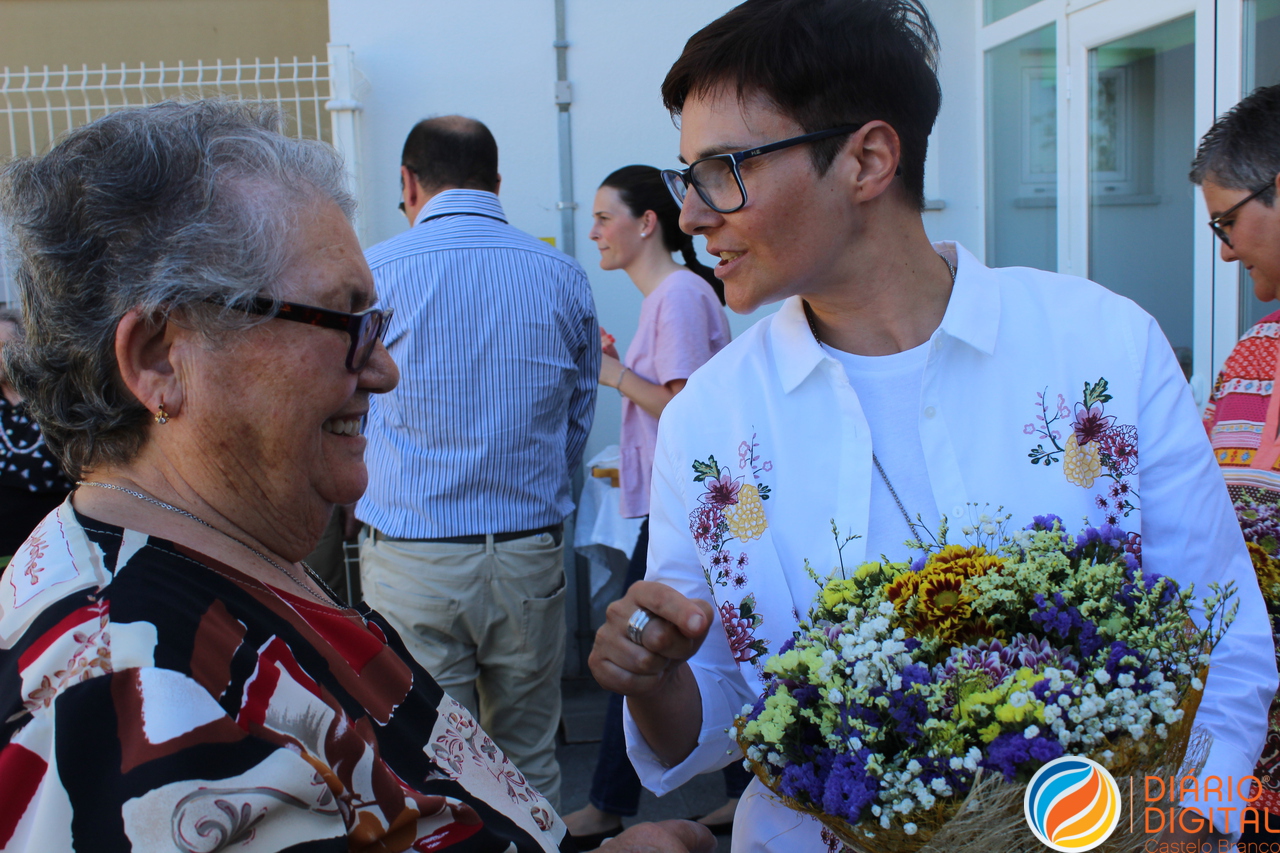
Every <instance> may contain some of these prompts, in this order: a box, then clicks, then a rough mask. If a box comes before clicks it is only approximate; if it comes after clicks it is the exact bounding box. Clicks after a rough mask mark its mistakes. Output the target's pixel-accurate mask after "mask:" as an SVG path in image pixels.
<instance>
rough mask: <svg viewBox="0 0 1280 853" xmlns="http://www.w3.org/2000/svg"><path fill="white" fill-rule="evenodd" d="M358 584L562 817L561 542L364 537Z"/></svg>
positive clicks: (547, 537)
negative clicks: (559, 758) (558, 754)
mask: <svg viewBox="0 0 1280 853" xmlns="http://www.w3.org/2000/svg"><path fill="white" fill-rule="evenodd" d="M360 578H361V581H362V584H363V587H364V599H365V601H366V602H368V604H369V605H370V606H371V607H373V608H374V609H375V610H377V611H378V612H379V613H381V614H382V615H383V616H385V617H386V618H387V620H388V621H389V622H390V623H391V624H392V625H393V626H394V627H395V629H396V630H397V631H398V632H399V633H400V636H401V637H402V638H403V640H404V644H405V646H406V647H407V648H408V649H409V651H410V652H411V653H412V654H413V656H414V657H415V658H416V659H417V661H418V663H420V664H421V665H422V666H423V668H424V669H426V670H427V671H428V672H430V673H431V675H432V676H433V677H434V678H435V680H436V682H437V683H438V684H439V685H440V686H441V687H442V688H444V690H445V692H446V693H448V694H449V695H450V696H452V697H453V698H454V699H456V700H457V701H458V702H460V703H462V704H463V705H465V706H466V707H467V709H468V710H470V711H471V713H472V714H473V715H474V716H475V718H476V719H477V720H479V721H480V725H481V727H482V728H484V730H485V731H486V732H488V734H489V735H490V736H491V737H492V738H493V739H494V741H495V742H496V743H497V744H498V746H499V747H500V748H501V749H502V751H503V752H505V753H506V755H507V757H508V758H510V759H511V761H512V762H513V763H514V764H515V765H516V767H518V768H519V769H520V772H521V773H523V774H524V775H525V778H527V779H528V780H529V782H530V784H532V785H533V786H534V787H535V788H537V789H538V791H540V792H541V793H542V795H543V796H545V797H546V798H547V799H548V800H549V801H550V802H551V805H552V806H553V807H555V808H556V809H557V810H559V808H560V765H559V763H557V762H556V729H557V727H558V726H559V724H560V674H561V670H562V669H563V666H564V649H565V630H566V628H565V621H564V596H565V578H564V545H563V543H557V542H556V541H555V538H554V537H553V536H552V535H551V534H550V533H540V534H538V535H536V536H528V537H525V538H523V539H513V540H511V541H508V542H498V543H495V542H493V541H492V537H490V538H489V541H488V542H487V543H486V544H483V545H459V544H453V543H445V542H418V541H402V540H389V539H386V538H384V537H382V536H381V535H379V534H378V533H376V531H375V532H370V531H369V529H368V528H366V529H365V532H364V533H362V534H361V536H360Z"/></svg>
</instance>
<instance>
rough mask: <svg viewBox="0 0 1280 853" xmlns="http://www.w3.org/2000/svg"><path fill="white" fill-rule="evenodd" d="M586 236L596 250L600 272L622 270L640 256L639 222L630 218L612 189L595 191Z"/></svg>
mask: <svg viewBox="0 0 1280 853" xmlns="http://www.w3.org/2000/svg"><path fill="white" fill-rule="evenodd" d="M591 210H592V214H591V217H592V220H593V224H592V226H591V233H590V235H589V236H590V237H591V239H592V240H594V241H595V243H596V248H597V249H599V250H600V269H602V270H621V269H626V268H627V267H628V266H629V265H630V264H631V262H632V261H634V260H635V259H636V257H637V256H638V255H639V254H640V251H641V247H642V246H643V245H644V244H643V242H642V241H643V239H644V238H642V237H641V236H640V231H641V222H640V220H639V219H637V218H636V217H634V216H632V215H631V210H630V209H629V208H628V207H627V205H626V204H624V203H623V201H622V197H621V196H620V195H618V191H617V190H615V189H614V188H613V187H601V188H600V189H599V190H597V191H596V200H595V202H594V203H593V205H592V208H591Z"/></svg>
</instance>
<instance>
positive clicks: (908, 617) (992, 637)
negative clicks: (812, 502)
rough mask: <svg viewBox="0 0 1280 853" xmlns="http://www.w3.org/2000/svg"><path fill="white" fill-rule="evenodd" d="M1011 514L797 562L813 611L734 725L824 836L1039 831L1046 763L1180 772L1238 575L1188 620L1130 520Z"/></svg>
mask: <svg viewBox="0 0 1280 853" xmlns="http://www.w3.org/2000/svg"><path fill="white" fill-rule="evenodd" d="M1008 522H1009V516H1008V515H1000V514H999V511H997V513H996V515H995V516H989V515H987V514H985V513H984V514H982V515H980V516H979V517H978V521H977V523H976V524H974V525H972V526H966V527H964V528H963V529H962V532H963V533H964V534H965V536H966V540H967V543H966V544H964V545H959V544H948V543H947V541H946V539H947V532H948V530H947V526H946V522H945V521H944V523H943V526H942V528H941V529H940V531H939V532H938V534H937V537H936V541H934V542H933V543H932V545H931V546H925V545H924V544H922V543H916V544H917V545H918V546H919V547H920V549H921V550H922V551H923V553H922V555H921V556H920V557H919V559H917V560H916V561H915V562H914V563H911V564H908V563H890V562H869V563H864V564H862V565H861V566H858V567H857V568H856V569H854V570H853V571H852V572H845V571H844V570H843V569H840V570H837V571H836V572H835V573H833V575H832V577H830V578H827V579H822V578H819V577H818V575H817V574H816V573H815V572H813V570H812V569H810V574H811V576H813V577H814V580H815V581H817V582H818V583H819V584H820V586H821V591H820V592H819V593H818V595H817V597H816V600H815V602H814V605H813V608H812V609H811V611H810V613H809V617H808V619H807V620H806V621H804V622H802V623H801V625H800V630H799V631H798V632H797V634H796V635H795V637H794V638H792V640H790V641H788V642H787V643H786V644H784V645H783V646H782V648H781V649H780V650H779V653H778V654H776V655H774V656H773V657H772V658H771V659H770V660H769V661H768V662H767V663H766V665H765V672H766V675H767V678H766V681H765V690H764V692H763V693H762V695H761V696H760V697H759V699H758V700H757V701H756V703H755V704H754V706H751V707H749V708H746V709H744V712H743V715H742V717H741V718H740V719H739V720H738V723H737V726H736V727H735V732H734V733H735V735H736V737H737V738H738V741H739V743H740V744H741V745H742V747H743V748H744V750H745V752H746V756H747V761H748V764H749V765H750V766H751V767H752V769H753V770H754V771H755V772H756V773H757V775H759V776H760V777H761V779H762V780H763V781H764V782H765V784H766V785H768V786H769V787H770V788H771V790H773V791H774V792H775V793H776V794H777V795H779V796H780V797H781V798H782V799H783V801H784V802H786V803H787V804H788V805H790V806H791V807H793V808H795V809H797V810H800V811H804V812H807V813H810V814H813V815H814V816H816V817H818V818H819V819H820V820H822V821H823V823H824V824H825V825H826V827H827V828H828V830H829V831H831V832H833V833H834V837H833V838H831V839H829V840H831V841H833V843H834V840H835V839H837V838H838V839H839V840H840V841H842V842H844V843H845V844H847V845H850V846H852V847H855V848H862V849H867V850H903V851H912V850H918V849H920V848H922V847H924V846H925V845H926V843H928V842H929V841H930V839H931V837H932V838H934V839H935V843H942V842H943V841H944V840H945V846H947V847H948V848H950V847H952V846H955V845H956V844H957V843H959V841H958V840H959V839H963V840H964V843H965V844H966V845H968V844H972V845H974V848H973V849H977V848H978V847H980V846H984V847H987V848H988V849H990V848H991V847H992V846H993V845H994V847H995V849H1012V848H1013V847H1014V846H1015V844H1014V841H1013V839H1014V838H1015V837H1017V838H1018V839H1020V841H1019V842H1018V843H1022V842H1025V841H1031V842H1032V843H1034V844H1035V845H1036V846H1038V842H1034V839H1032V838H1031V836H1030V834H1029V833H1027V832H1026V830H1025V824H1023V823H1022V815H1021V806H1022V791H1023V789H1024V787H1025V783H1026V782H1027V781H1028V780H1029V779H1030V777H1031V775H1032V774H1033V773H1034V772H1035V770H1036V769H1038V768H1039V767H1040V766H1041V765H1043V764H1044V763H1045V762H1047V761H1050V760H1052V759H1054V758H1057V757H1059V756H1062V755H1066V754H1071V755H1080V756H1086V757H1089V758H1092V759H1094V760H1096V761H1098V762H1100V763H1101V764H1103V765H1104V766H1107V767H1108V768H1109V769H1110V770H1111V771H1112V772H1113V774H1115V775H1117V776H1121V775H1134V774H1138V773H1140V772H1142V773H1145V772H1153V773H1159V774H1162V775H1165V776H1168V775H1171V774H1173V773H1177V772H1179V770H1180V769H1181V767H1182V761H1183V753H1184V751H1185V750H1186V746H1187V741H1188V737H1189V734H1190V724H1191V718H1192V717H1193V716H1194V707H1195V704H1196V702H1198V698H1199V691H1201V690H1202V689H1203V684H1202V682H1201V680H1200V677H1201V675H1202V674H1203V672H1204V668H1205V667H1206V666H1207V664H1208V657H1209V653H1210V651H1211V650H1212V648H1213V646H1214V644H1215V643H1216V642H1217V641H1218V639H1219V638H1220V637H1221V636H1222V634H1223V633H1224V632H1225V631H1226V628H1227V626H1228V625H1230V623H1231V621H1232V619H1233V618H1234V615H1235V606H1234V604H1232V603H1231V599H1232V598H1233V596H1234V590H1233V589H1232V588H1231V587H1229V586H1228V587H1226V588H1220V587H1217V586H1211V588H1210V590H1209V595H1208V596H1207V597H1206V598H1205V599H1204V600H1203V601H1202V602H1201V603H1200V605H1199V606H1200V607H1201V608H1202V609H1203V614H1202V615H1203V618H1202V619H1201V621H1200V623H1199V627H1197V623H1195V622H1194V621H1192V619H1191V618H1190V616H1191V613H1192V611H1193V609H1196V604H1195V603H1194V602H1193V590H1191V589H1189V588H1187V589H1182V588H1179V586H1178V584H1177V583H1176V582H1175V581H1174V580H1173V579H1171V578H1168V577H1164V576H1161V575H1157V574H1154V573H1151V572H1146V571H1143V569H1142V568H1141V564H1140V544H1139V539H1138V537H1137V536H1134V535H1130V534H1128V533H1126V532H1125V531H1123V530H1122V529H1120V528H1118V527H1116V526H1113V525H1103V526H1101V527H1097V528H1095V527H1086V528H1085V529H1084V530H1083V531H1081V532H1080V533H1078V534H1074V535H1073V534H1069V533H1068V532H1067V531H1066V530H1065V529H1064V526H1063V524H1062V520H1061V519H1059V518H1057V517H1055V516H1045V517H1036V518H1035V519H1034V520H1033V522H1032V523H1031V524H1029V525H1027V527H1025V528H1023V529H1019V530H1010V529H1009V525H1008ZM833 526H834V525H833ZM845 541H846V542H847V541H848V540H847V539H846V540H845ZM979 795H981V796H979ZM962 804H963V805H964V809H963V814H962V813H961V812H962V809H961V806H962ZM988 812H990V813H988ZM996 812H999V813H1000V814H999V815H997V814H996ZM1001 815H1003V817H1001ZM1015 832H1016V833H1020V835H1017V836H1015ZM1001 833H1003V835H1002V834H1001Z"/></svg>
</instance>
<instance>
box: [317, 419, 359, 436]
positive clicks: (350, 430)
mask: <svg viewBox="0 0 1280 853" xmlns="http://www.w3.org/2000/svg"><path fill="white" fill-rule="evenodd" d="M363 423H364V418H363V417H359V418H329V420H327V421H325V422H324V426H323V427H322V429H323V430H324V431H325V432H331V433H333V434H334V435H348V436H359V435H360V434H361V426H362V424H363Z"/></svg>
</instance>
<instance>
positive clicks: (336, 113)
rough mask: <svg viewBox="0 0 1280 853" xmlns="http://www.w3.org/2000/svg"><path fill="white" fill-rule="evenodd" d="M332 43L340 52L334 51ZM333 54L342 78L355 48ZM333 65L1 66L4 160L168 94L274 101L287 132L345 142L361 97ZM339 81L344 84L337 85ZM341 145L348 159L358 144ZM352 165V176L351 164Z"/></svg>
mask: <svg viewBox="0 0 1280 853" xmlns="http://www.w3.org/2000/svg"><path fill="white" fill-rule="evenodd" d="M335 48H339V50H340V51H342V52H341V53H339V54H337V55H335V51H334V49H335ZM330 59H335V60H336V61H337V62H338V63H339V65H340V66H341V67H339V69H338V71H339V75H340V76H341V77H342V78H343V79H342V80H340V81H339V84H343V83H345V81H346V78H347V77H348V76H349V74H346V73H344V72H345V71H346V70H347V69H348V67H349V62H350V52H349V51H347V50H346V49H345V46H336V45H334V46H331V47H330ZM332 69H333V62H331V61H329V60H328V59H319V58H317V57H314V56H313V57H311V58H310V59H299V58H297V57H294V58H293V59H292V60H283V59H279V58H277V59H271V60H254V61H253V62H242V61H240V60H236V61H235V62H221V61H216V62H211V63H205V62H196V63H195V64H186V63H182V62H179V63H178V64H177V65H166V64H165V63H163V62H161V63H158V64H156V65H147V64H145V63H141V64H139V65H138V66H137V67H133V68H130V67H127V66H125V65H121V66H120V67H118V68H109V67H107V66H106V65H103V66H101V67H99V68H89V67H88V66H87V65H82V66H81V67H80V68H69V67H67V66H65V65H64V66H62V68H60V69H50V68H49V67H48V66H45V67H44V68H42V69H40V70H38V71H37V70H32V69H30V68H23V69H22V70H21V71H16V70H13V69H10V68H4V69H3V70H0V163H3V162H5V161H6V160H9V159H12V158H16V157H26V156H30V155H32V154H39V153H41V152H43V151H46V150H48V148H49V146H50V145H52V143H53V142H54V141H55V140H56V139H57V138H58V137H59V136H60V135H62V134H63V133H65V132H66V131H68V130H70V129H71V128H74V127H78V126H80V125H83V124H87V123H89V122H91V121H93V120H94V119H97V118H100V117H102V116H104V115H107V114H108V113H111V112H115V111H116V110H120V109H124V108H126V107H133V106H141V105H144V104H150V103H155V102H156V101H161V100H165V99H166V98H211V97H224V98H236V99H245V100H263V101H273V102H275V103H276V104H278V105H279V106H280V108H281V109H282V110H283V111H284V113H285V114H286V115H287V116H288V117H289V131H288V132H289V133H290V134H292V135H293V136H296V137H298V138H303V139H320V140H323V141H325V142H328V143H330V144H334V143H335V142H336V143H337V144H338V147H339V149H340V150H341V149H343V148H345V147H349V146H344V145H343V142H344V141H347V139H349V138H353V134H352V133H350V132H345V131H347V129H346V128H345V127H343V126H340V121H339V119H343V120H346V121H353V120H354V119H353V114H354V112H355V110H358V109H359V105H358V104H355V103H354V102H352V101H350V92H349V91H345V92H344V91H337V92H335V91H334V81H333V79H332V77H331V70H332ZM342 88H346V87H345V86H343V85H340V86H339V89H342ZM330 113H332V114H333V118H332V119H331V117H330ZM335 133H336V134H337V135H338V137H339V139H337V140H335ZM344 153H345V154H346V155H347V157H348V161H349V162H350V160H351V157H352V153H353V152H351V151H344ZM350 170H351V171H352V177H353V178H354V177H355V173H354V164H352V165H351V166H350ZM4 244H5V235H4V234H3V233H0V302H10V301H12V295H11V292H10V291H11V277H10V275H9V273H10V272H11V269H12V258H11V257H10V258H9V259H8V260H6V254H7V253H6V252H5V250H4Z"/></svg>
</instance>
